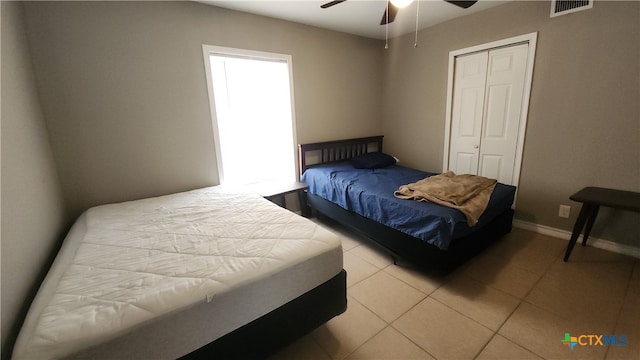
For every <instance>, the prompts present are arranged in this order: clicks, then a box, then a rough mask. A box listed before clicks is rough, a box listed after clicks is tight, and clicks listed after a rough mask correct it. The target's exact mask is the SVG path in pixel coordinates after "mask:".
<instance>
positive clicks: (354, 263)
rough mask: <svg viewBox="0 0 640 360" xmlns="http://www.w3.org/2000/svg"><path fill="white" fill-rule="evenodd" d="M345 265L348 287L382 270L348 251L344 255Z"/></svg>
mask: <svg viewBox="0 0 640 360" xmlns="http://www.w3.org/2000/svg"><path fill="white" fill-rule="evenodd" d="M342 259H343V266H344V269H345V270H346V271H347V288H350V287H351V286H353V285H355V284H357V283H359V282H360V281H362V280H364V279H366V278H368V277H369V276H371V275H373V274H375V273H377V272H378V271H380V269H378V268H377V267H375V266H373V265H371V264H370V263H368V262H366V261H364V260H362V259H361V258H360V257H358V256H355V255H353V254H352V253H351V252H350V251H347V252H346V253H344V255H343V258H342Z"/></svg>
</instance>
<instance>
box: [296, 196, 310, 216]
mask: <svg viewBox="0 0 640 360" xmlns="http://www.w3.org/2000/svg"><path fill="white" fill-rule="evenodd" d="M298 202H299V203H300V212H301V213H302V216H304V217H306V218H308V217H310V215H311V214H310V213H309V205H308V204H307V193H306V192H305V191H304V190H298Z"/></svg>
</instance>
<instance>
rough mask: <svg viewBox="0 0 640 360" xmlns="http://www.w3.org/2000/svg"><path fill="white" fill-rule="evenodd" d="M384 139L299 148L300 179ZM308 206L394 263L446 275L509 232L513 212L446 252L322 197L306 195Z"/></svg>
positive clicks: (372, 147)
mask: <svg viewBox="0 0 640 360" xmlns="http://www.w3.org/2000/svg"><path fill="white" fill-rule="evenodd" d="M382 139H383V136H372V137H364V138H356V139H347V140H337V141H328V142H319V143H312V144H300V145H298V158H299V162H300V163H299V166H300V168H299V169H300V176H301V175H302V174H303V173H304V171H305V170H307V169H308V168H310V167H313V166H317V165H320V164H327V163H332V162H340V161H346V160H349V159H351V158H353V157H356V156H359V155H362V154H365V153H369V152H375V151H380V152H381V151H382ZM307 201H308V204H309V206H310V207H311V208H312V210H314V211H315V212H316V213H318V214H321V215H323V216H326V217H328V218H330V219H332V220H334V221H336V222H338V223H339V224H341V225H343V226H344V227H346V228H348V229H350V230H352V231H354V232H357V233H359V234H361V235H364V236H365V237H366V238H369V239H371V240H373V241H374V242H376V243H377V244H379V245H381V246H382V247H383V248H384V249H386V250H387V251H388V252H389V253H390V254H391V256H392V258H393V261H394V263H397V261H398V260H406V261H408V262H410V263H412V264H413V265H417V266H419V267H422V268H424V269H427V270H430V271H434V272H437V273H448V272H450V271H451V270H453V269H454V268H456V267H458V266H459V265H460V264H462V263H464V262H465V261H467V260H468V259H470V258H471V257H473V256H474V255H476V254H477V253H478V252H480V251H482V250H483V249H485V248H486V247H488V246H489V245H491V244H492V243H494V242H495V241H496V240H498V239H499V238H501V237H502V236H503V235H505V234H507V233H509V232H510V231H511V224H512V220H513V215H514V211H513V210H512V209H511V208H509V209H507V210H505V211H504V212H503V213H501V214H500V215H498V216H497V217H496V218H494V219H493V220H492V221H491V222H489V223H488V224H486V225H485V226H483V227H481V228H479V229H477V230H476V231H475V232H473V233H471V234H469V235H467V236H465V237H461V238H457V239H454V240H452V242H451V244H450V246H449V248H448V249H447V250H441V249H439V248H438V247H436V246H434V245H431V244H428V243H426V242H425V241H423V240H420V239H418V238H415V237H413V236H410V235H407V234H405V233H403V232H400V231H398V230H395V229H392V228H390V227H387V226H385V225H382V224H380V223H378V222H375V221H373V220H370V219H368V218H365V217H363V216H361V215H359V214H356V213H354V212H352V211H349V210H346V209H344V208H342V207H341V206H339V205H336V204H334V203H332V202H330V201H328V200H325V199H324V198H322V197H320V196H317V195H315V194H311V193H308V194H307Z"/></svg>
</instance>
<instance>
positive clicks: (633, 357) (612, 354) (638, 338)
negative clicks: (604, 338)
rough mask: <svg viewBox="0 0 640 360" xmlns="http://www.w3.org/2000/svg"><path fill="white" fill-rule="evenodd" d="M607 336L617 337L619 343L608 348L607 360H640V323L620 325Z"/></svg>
mask: <svg viewBox="0 0 640 360" xmlns="http://www.w3.org/2000/svg"><path fill="white" fill-rule="evenodd" d="M607 335H615V337H616V338H615V339H616V343H618V345H610V346H608V347H607V356H606V359H607V360H640V322H637V323H635V324H631V323H620V324H618V325H617V326H616V329H615V331H614V332H613V334H607ZM623 337H624V338H623Z"/></svg>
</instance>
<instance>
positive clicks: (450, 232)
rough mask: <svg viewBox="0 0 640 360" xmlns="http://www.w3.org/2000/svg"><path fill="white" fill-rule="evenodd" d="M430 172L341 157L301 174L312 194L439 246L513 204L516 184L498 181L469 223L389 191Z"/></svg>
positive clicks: (456, 214) (437, 207)
mask: <svg viewBox="0 0 640 360" xmlns="http://www.w3.org/2000/svg"><path fill="white" fill-rule="evenodd" d="M432 175H435V174H434V173H428V172H424V171H419V170H415V169H410V168H407V167H403V166H399V165H392V166H388V167H385V168H380V169H355V168H354V167H353V166H352V165H351V164H349V163H348V162H344V163H334V164H328V165H320V166H317V167H312V168H309V169H307V170H306V171H305V173H304V174H303V176H302V179H301V180H302V181H304V182H305V183H307V184H308V185H309V192H310V193H312V194H315V195H318V196H320V197H322V198H324V199H326V200H329V201H331V202H333V203H335V204H337V205H340V206H341V207H342V208H344V209H347V210H350V211H353V212H355V213H357V214H359V215H362V216H364V217H366V218H369V219H371V220H375V221H377V222H379V223H382V224H384V225H386V226H389V227H391V228H394V229H396V230H399V231H401V232H403V233H405V234H408V235H411V236H413V237H416V238H418V239H422V240H424V241H426V242H428V243H430V244H432V245H435V246H437V247H438V248H440V249H442V250H446V249H447V248H448V247H449V244H450V242H451V240H452V239H456V238H459V237H463V236H465V235H468V234H470V233H471V232H473V231H475V230H476V229H479V228H481V227H483V226H484V225H486V224H487V223H489V222H490V221H491V220H492V219H493V218H494V217H496V216H497V215H498V214H500V213H502V212H503V211H504V210H506V209H508V208H509V207H511V205H512V204H513V199H514V196H515V190H516V188H515V187H514V186H510V185H504V184H500V183H498V184H497V185H496V187H495V189H494V191H493V193H492V195H491V199H490V200H489V205H488V206H487V210H485V212H484V213H483V214H482V216H481V217H480V220H479V222H478V224H477V225H475V226H473V227H469V226H468V225H467V220H466V217H465V216H464V214H463V213H462V212H460V211H459V210H456V209H451V208H448V207H445V206H441V205H437V204H434V203H429V202H418V201H414V200H402V199H398V198H396V197H394V196H393V192H394V191H395V190H397V189H398V188H399V187H400V186H401V185H405V184H409V183H413V182H416V181H418V180H421V179H424V178H426V177H429V176H432Z"/></svg>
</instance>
